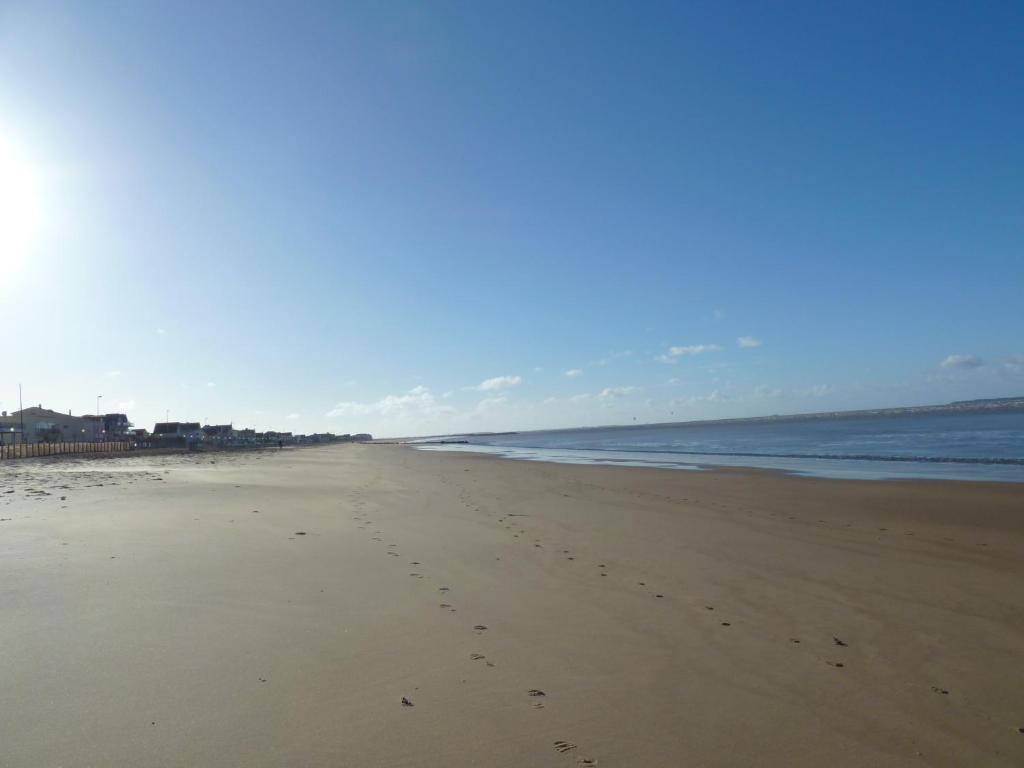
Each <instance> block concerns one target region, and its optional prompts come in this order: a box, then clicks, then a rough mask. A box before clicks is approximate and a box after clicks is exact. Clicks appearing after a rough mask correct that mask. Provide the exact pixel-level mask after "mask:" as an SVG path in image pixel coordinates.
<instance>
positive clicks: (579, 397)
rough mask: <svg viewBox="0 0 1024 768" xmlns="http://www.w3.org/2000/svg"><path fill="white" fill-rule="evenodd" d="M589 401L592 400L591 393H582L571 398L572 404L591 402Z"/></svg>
mask: <svg viewBox="0 0 1024 768" xmlns="http://www.w3.org/2000/svg"><path fill="white" fill-rule="evenodd" d="M589 399H590V393H589V392H580V393H579V394H578V395H573V396H572V397H570V398H569V402H570V403H581V402H583V401H584V400H589Z"/></svg>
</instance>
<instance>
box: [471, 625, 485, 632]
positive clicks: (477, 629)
mask: <svg viewBox="0 0 1024 768" xmlns="http://www.w3.org/2000/svg"><path fill="white" fill-rule="evenodd" d="M473 629H475V630H476V631H477V632H484V631H486V630H487V625H486V624H476V625H474V626H473Z"/></svg>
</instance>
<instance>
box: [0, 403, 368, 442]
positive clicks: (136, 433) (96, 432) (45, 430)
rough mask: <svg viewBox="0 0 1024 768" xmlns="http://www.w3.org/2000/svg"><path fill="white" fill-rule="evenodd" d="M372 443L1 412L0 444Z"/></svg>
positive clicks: (34, 411) (119, 416)
mask: <svg viewBox="0 0 1024 768" xmlns="http://www.w3.org/2000/svg"><path fill="white" fill-rule="evenodd" d="M372 439H373V436H372V435H368V434H365V433H363V434H356V435H352V434H344V435H336V434H333V433H331V432H321V433H317V434H313V435H303V434H294V433H292V432H274V431H269V430H268V431H265V432H257V431H256V430H255V429H245V428H243V429H238V428H236V427H235V426H233V425H232V424H200V422H198V421H165V422H158V423H156V424H154V425H153V429H152V431H150V430H148V429H145V428H138V427H136V426H135V425H134V424H133V423H132V422H131V420H130V419H129V418H128V415H127V414H124V413H104V414H99V413H97V414H83V415H81V416H75V415H72V413H71V411H70V410H69V411H67V412H66V413H65V412H63V411H53V410H50V409H49V408H44V407H43V406H42V404H39V405H37V406H33V407H31V408H23V409H22V410H20V411H14V412H12V413H8V412H7V411H2V412H0V445H26V444H27V445H33V444H40V443H42V444H58V443H59V444H67V443H128V444H130V446H131V447H137V448H190V449H198V448H245V447H260V446H285V445H305V444H313V443H355V442H367V441H370V440H372Z"/></svg>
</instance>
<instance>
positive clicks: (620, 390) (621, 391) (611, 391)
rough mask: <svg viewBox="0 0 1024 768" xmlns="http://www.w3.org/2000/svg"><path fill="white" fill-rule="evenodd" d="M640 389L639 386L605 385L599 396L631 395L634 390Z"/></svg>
mask: <svg viewBox="0 0 1024 768" xmlns="http://www.w3.org/2000/svg"><path fill="white" fill-rule="evenodd" d="M639 391H640V388H639V387H605V388H604V389H602V390H601V393H600V394H599V395H598V397H603V398H605V399H607V398H609V397H623V396H624V395H629V394H631V393H633V392H639Z"/></svg>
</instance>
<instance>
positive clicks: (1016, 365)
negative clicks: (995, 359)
mask: <svg viewBox="0 0 1024 768" xmlns="http://www.w3.org/2000/svg"><path fill="white" fill-rule="evenodd" d="M1006 367H1007V368H1008V369H1010V370H1011V371H1014V372H1017V371H1024V355H1010V356H1009V357H1008V358H1006Z"/></svg>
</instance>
